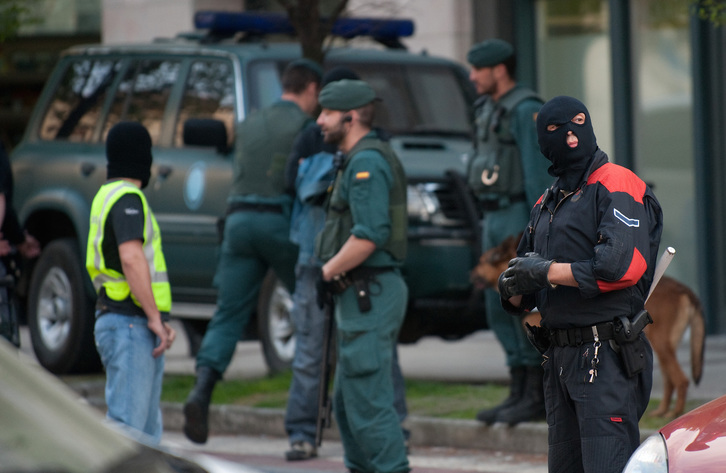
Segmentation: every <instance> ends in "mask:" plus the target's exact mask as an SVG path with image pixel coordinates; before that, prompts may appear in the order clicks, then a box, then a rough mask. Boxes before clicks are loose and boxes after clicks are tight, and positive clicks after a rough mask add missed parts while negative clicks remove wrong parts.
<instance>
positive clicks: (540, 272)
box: [499, 253, 554, 300]
mask: <svg viewBox="0 0 726 473" xmlns="http://www.w3.org/2000/svg"><path fill="white" fill-rule="evenodd" d="M552 263H554V261H553V260H547V259H544V258H542V257H541V256H540V255H538V254H537V253H527V254H526V255H524V256H518V257H517V258H512V259H511V260H510V261H509V267H508V268H507V269H506V270H505V271H504V272H503V273H502V274H501V275H500V276H499V294H501V296H502V298H503V299H505V300H507V299H509V298H510V297H512V296H517V295H520V294H531V293H533V292H537V291H539V290H540V289H544V288H546V287H549V288H552V287H554V286H553V285H552V284H550V281H549V279H548V278H547V273H548V271H549V270H550V266H551V265H552Z"/></svg>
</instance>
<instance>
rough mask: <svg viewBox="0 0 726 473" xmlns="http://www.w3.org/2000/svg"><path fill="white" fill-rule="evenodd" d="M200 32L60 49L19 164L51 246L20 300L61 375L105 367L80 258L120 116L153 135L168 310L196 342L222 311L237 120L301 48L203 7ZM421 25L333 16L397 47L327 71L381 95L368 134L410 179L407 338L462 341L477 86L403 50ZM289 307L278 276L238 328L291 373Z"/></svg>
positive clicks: (19, 202)
mask: <svg viewBox="0 0 726 473" xmlns="http://www.w3.org/2000/svg"><path fill="white" fill-rule="evenodd" d="M271 18H272V19H274V21H270V19H271ZM195 24H196V27H197V28H198V30H197V32H196V33H194V34H185V35H180V36H179V37H177V38H175V39H166V40H157V41H155V42H153V43H150V44H142V45H140V44H134V45H114V46H108V45H89V46H82V47H73V48H71V49H69V50H67V51H65V53H64V54H63V56H62V57H61V59H60V60H59V62H58V64H57V66H56V68H55V70H54V72H53V73H52V75H51V77H50V79H49V80H48V81H47V83H46V86H45V88H44V90H43V92H42V94H41V96H40V98H39V100H38V102H37V104H36V107H35V110H34V112H33V114H32V117H31V119H30V121H29V124H28V126H27V129H26V132H25V135H24V138H23V141H22V142H21V143H20V144H19V145H18V146H17V147H16V149H15V150H14V152H13V154H12V157H11V159H12V166H13V172H14V176H15V206H16V208H17V210H18V213H19V216H20V218H21V220H22V223H23V224H24V225H25V226H26V227H27V228H28V230H29V231H30V233H32V234H33V235H35V236H36V237H37V238H38V239H39V240H40V242H41V244H42V246H43V252H42V255H41V257H40V259H39V260H38V261H37V263H36V264H34V265H33V267H32V268H26V269H27V270H26V272H25V276H24V277H26V278H27V281H26V282H27V285H26V286H25V287H27V290H25V291H24V293H22V294H20V296H21V297H23V298H25V299H26V302H27V303H26V311H27V321H28V326H29V329H30V334H31V338H32V344H33V349H34V351H35V354H36V355H37V358H38V359H39V360H40V362H41V364H42V365H43V366H45V367H46V368H47V369H49V370H50V371H52V372H55V373H66V372H78V371H88V370H93V369H96V368H98V367H99V366H100V365H99V362H98V357H97V354H96V350H95V347H94V343H93V324H94V304H95V301H94V297H95V294H94V291H93V288H92V286H91V283H90V280H89V278H88V275H87V274H86V271H85V268H84V264H83V262H84V255H83V251H84V249H85V248H86V238H87V234H88V219H89V211H90V205H91V201H92V199H93V196H94V194H95V192H96V191H97V190H98V188H99V186H101V184H102V183H103V182H104V181H105V178H106V166H105V148H104V143H105V138H106V134H107V133H108V131H109V129H110V128H111V127H112V126H113V125H114V124H116V123H118V122H119V121H122V120H135V121H138V122H140V123H142V124H143V125H144V126H145V127H146V128H147V129H148V130H149V133H150V134H151V136H152V139H153V145H154V147H153V156H154V163H153V167H152V176H151V180H150V183H149V186H148V187H147V188H146V189H145V190H144V192H145V194H146V196H147V199H148V201H149V204H150V206H151V208H153V209H154V212H155V215H156V218H157V220H158V222H159V226H160V229H161V233H162V237H163V244H164V253H165V255H166V259H167V266H168V271H169V279H170V282H171V287H172V297H173V304H172V316H173V317H176V318H179V319H181V320H182V321H184V324H185V328H186V329H187V334H188V335H189V336H190V341H192V348H194V347H195V346H196V344H197V343H198V341H199V337H200V336H201V334H203V331H204V328H205V324H206V321H207V320H208V319H209V318H210V317H211V315H212V314H213V312H214V308H215V301H216V291H215V288H214V285H213V276H214V273H215V268H216V264H217V251H218V247H219V237H218V229H217V225H218V222H219V220H220V217H221V216H222V215H223V213H224V211H225V208H226V199H227V195H228V191H229V188H230V185H231V182H232V161H233V158H234V146H235V136H234V130H235V125H236V124H237V123H238V122H240V121H242V120H244V118H245V116H247V115H248V114H249V113H251V112H253V111H254V110H257V109H260V108H263V107H266V106H268V105H270V104H272V103H273V102H274V101H276V100H278V98H279V97H280V94H281V86H280V74H281V71H282V69H283V68H284V66H285V65H286V64H287V63H288V62H289V61H291V60H293V59H295V58H298V57H300V55H301V50H300V46H299V44H297V43H289V42H288V43H283V42H276V41H273V40H272V37H273V33H277V32H282V33H289V31H290V26H289V23H287V22H286V20H285V18H284V17H282V16H281V17H273V16H271V15H270V14H267V15H255V14H252V13H221V12H199V13H197V15H196V17H195ZM412 31H413V25H412V23H410V22H408V21H401V20H396V21H384V20H375V21H372V20H362V19H340V20H338V22H337V23H336V27H335V28H334V33H337V34H338V35H340V36H342V37H346V38H350V37H353V36H356V35H360V34H364V35H367V36H370V37H372V38H374V39H376V40H378V42H379V43H383V44H386V45H387V46H388V47H386V48H382V47H378V48H362V47H355V48H354V47H350V46H347V45H346V44H343V45H342V46H339V47H334V48H330V49H329V50H328V51H327V52H326V56H325V64H324V65H325V68H326V69H328V68H330V67H333V66H338V65H344V66H347V67H350V68H351V69H353V70H354V71H355V72H356V73H358V74H359V75H360V77H361V78H362V79H363V80H365V81H367V82H368V83H369V84H370V85H371V86H372V87H373V88H374V89H375V90H376V92H377V94H378V96H379V97H381V98H382V99H383V100H382V101H381V102H380V103H379V104H378V109H377V111H376V123H374V125H375V126H378V127H381V128H383V129H385V130H386V131H387V132H388V133H390V134H391V136H392V138H391V143H392V146H393V148H394V150H395V151H396V153H397V154H398V156H399V157H400V158H401V161H402V162H403V165H404V168H405V170H406V173H407V177H408V181H409V186H408V212H409V225H410V228H409V252H408V258H407V260H406V265H405V268H404V274H405V276H406V279H407V282H408V285H409V288H410V301H409V307H408V314H407V318H406V321H405V323H404V327H403V329H402V333H401V341H402V342H414V341H416V340H418V339H419V338H420V337H422V336H425V335H432V334H435V335H440V336H442V337H445V338H450V339H455V338H459V337H461V336H464V335H466V334H469V333H471V332H473V331H475V330H478V329H480V328H483V327H484V325H485V322H484V319H485V317H484V311H483V309H482V305H481V304H480V299H481V298H480V297H477V296H478V295H477V294H474V293H473V290H472V286H471V284H470V282H469V278H468V274H469V271H470V269H471V268H472V266H473V264H474V263H475V261H476V258H477V257H478V254H479V234H480V231H479V223H478V222H479V216H478V215H477V212H476V207H475V205H474V202H473V200H472V199H471V196H470V193H469V191H468V190H467V187H466V185H465V184H464V181H463V179H462V175H463V173H464V171H465V169H466V164H467V163H466V161H467V159H468V158H467V156H468V151H469V149H470V147H471V145H470V143H471V125H470V124H471V103H472V102H473V100H474V91H473V90H472V88H471V85H470V83H469V81H468V79H467V72H466V70H465V69H464V68H463V67H462V66H461V65H458V64H456V63H454V62H452V61H448V60H444V59H440V58H435V57H431V56H428V55H427V54H425V53H423V54H413V53H411V52H408V51H406V50H405V49H403V48H401V47H400V46H401V43H400V40H399V38H400V37H401V36H405V35H410V34H412ZM288 41H289V40H288ZM20 287H24V286H23V285H22V284H21V285H20ZM290 304H291V298H290V295H289V294H288V293H287V291H286V290H285V289H284V287H283V286H282V285H281V284H280V283H279V282H278V281H277V279H276V278H275V275H274V274H273V273H270V274H269V275H268V276H267V278H266V280H265V282H264V284H263V289H262V291H261V295H260V298H259V301H258V306H257V311H256V315H255V317H253V319H252V321H251V322H250V326H249V327H248V328H247V330H246V333H245V334H240V338H241V339H250V338H259V339H260V340H261V342H262V346H263V351H264V355H265V359H266V361H267V363H268V366H269V368H270V370H271V371H277V370H281V369H284V368H286V367H288V366H289V364H290V361H291V358H292V355H293V350H294V327H293V326H292V325H291V323H290V319H289V317H288V311H289V309H290Z"/></svg>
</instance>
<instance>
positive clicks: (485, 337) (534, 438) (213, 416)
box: [25, 331, 726, 454]
mask: <svg viewBox="0 0 726 473" xmlns="http://www.w3.org/2000/svg"><path fill="white" fill-rule="evenodd" d="M28 343H29V342H28ZM25 346H26V347H27V346H29V345H25ZM399 355H400V360H401V367H402V370H403V373H404V376H405V377H406V378H410V379H428V380H441V381H457V382H471V383H485V382H496V383H504V382H506V380H507V368H506V367H505V365H504V356H503V353H502V351H501V348H500V346H499V344H498V343H497V342H496V340H495V339H494V336H493V334H492V333H491V332H489V331H482V332H478V333H476V334H473V335H471V336H470V337H467V338H465V339H463V340H460V341H455V342H448V341H444V340H440V339H438V338H425V339H423V340H420V341H419V342H418V343H416V344H413V345H401V346H400V348H399ZM678 357H679V360H680V361H681V365H682V366H683V368H684V371H685V372H686V373H687V374H688V375H689V376H690V361H689V348H688V343H687V339H684V342H683V343H682V344H681V347H680V349H679V352H678ZM166 371H167V372H168V373H174V374H192V373H193V372H194V360H193V359H192V358H191V357H189V356H188V347H187V344H186V340H185V339H184V335H183V333H182V332H181V331H180V337H179V339H178V340H177V342H176V343H175V346H174V347H173V349H172V350H171V351H170V352H169V353H168V354H167V359H166ZM265 374H267V369H266V366H265V364H264V360H263V358H262V355H261V350H260V346H259V343H257V342H241V343H239V344H238V347H237V351H236V353H235V359H234V361H233V362H232V364H231V365H230V368H229V370H228V372H227V373H226V375H225V378H226V379H245V378H255V377H260V376H264V375H265ZM723 379H726V336H714V337H709V338H708V339H707V341H706V357H705V365H704V376H703V379H702V381H701V383H700V385H699V386H693V385H692V386H691V387H690V388H689V394H688V398H689V399H694V400H695V399H698V400H703V401H707V400H712V399H715V398H717V397H719V396H721V395H722V394H726V389H725V388H724V386H723V383H722V380H723ZM653 382H654V385H653V394H652V396H653V397H654V398H660V397H661V396H662V385H663V384H662V376H661V373H660V370H659V367H658V365H657V362H656V369H655V371H654V380H653ZM74 387H75V389H77V390H78V391H79V392H81V393H82V394H83V395H84V396H86V397H88V398H89V400H90V401H91V402H92V403H93V404H95V405H102V404H103V399H102V386H98V383H95V385H93V386H91V385H85V386H84V385H83V384H82V383H80V384H76V385H75V386H74ZM99 387H100V389H101V392H100V394H99V391H98V390H99ZM283 418H284V411H283V410H281V409H253V408H248V407H243V406H232V405H226V406H212V409H211V413H210V432H211V435H223V434H225V435H229V434H245V435H265V436H271V437H284V436H285V429H284V424H283ZM183 420H184V419H183V414H182V406H181V404H167V405H165V406H164V425H165V428H166V429H167V430H169V431H181V428H182V425H183ZM407 424H408V425H407V426H408V428H409V429H410V430H411V445H412V447H414V448H415V447H416V446H438V447H452V448H462V449H487V450H499V451H505V452H506V451H512V452H520V453H535V454H541V453H546V452H547V426H546V424H545V423H544V422H537V423H522V424H519V425H517V426H515V427H508V426H505V425H499V424H495V425H493V426H490V427H487V426H485V425H483V424H481V423H479V422H477V421H475V420H448V419H434V418H423V417H416V416H410V417H409V419H408V420H407ZM650 433H651V432H642V436H643V437H646V436H647V435H649V434H650ZM325 438H327V439H329V440H338V439H339V436H338V432H337V429H336V428H335V426H333V427H332V428H331V429H329V430H327V431H326V432H325ZM324 448H325V446H323V449H324Z"/></svg>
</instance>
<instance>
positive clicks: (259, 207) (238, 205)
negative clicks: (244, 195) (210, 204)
mask: <svg viewBox="0 0 726 473" xmlns="http://www.w3.org/2000/svg"><path fill="white" fill-rule="evenodd" d="M235 212H266V213H275V214H281V213H282V205H280V204H260V203H252V202H234V203H232V204H229V205H228V206H227V215H229V214H233V213H235Z"/></svg>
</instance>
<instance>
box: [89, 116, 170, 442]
mask: <svg viewBox="0 0 726 473" xmlns="http://www.w3.org/2000/svg"><path fill="white" fill-rule="evenodd" d="M106 159H107V168H106V173H107V177H108V180H107V181H106V183H104V184H103V185H102V186H101V188H100V189H99V190H98V192H97V193H96V196H95V197H94V199H93V203H92V204H91V218H90V223H89V229H88V246H87V249H86V270H87V271H88V274H89V276H90V277H91V281H92V282H93V287H94V288H95V289H96V292H97V293H98V299H97V302H96V323H95V325H94V332H93V334H94V338H95V341H96V348H97V349H98V354H99V355H100V356H101V361H102V362H103V366H104V367H105V369H106V391H105V393H106V404H107V406H108V411H107V414H106V417H107V418H108V419H109V420H111V421H114V422H116V423H118V424H120V425H121V426H122V427H123V428H124V430H126V431H127V432H128V433H129V434H131V435H132V436H134V437H135V438H138V439H140V440H142V441H145V442H151V443H159V441H160V440H161V434H162V431H163V422H162V418H161V408H160V404H159V403H160V399H161V381H162V378H163V376H164V352H165V351H166V350H167V349H168V348H170V347H171V345H172V343H173V342H174V339H175V337H176V333H175V331H174V329H173V328H172V327H171V326H170V325H169V322H168V321H169V311H170V310H171V287H170V285H169V280H168V277H167V272H166V261H165V259H164V253H163V251H162V247H161V232H160V231H159V226H158V224H157V223H156V219H155V218H154V214H153V212H152V211H151V208H150V207H149V204H148V203H147V201H146V197H145V196H144V194H143V193H142V192H141V188H143V187H145V186H146V185H147V184H148V182H149V176H150V175H151V161H152V158H151V137H150V136H149V132H148V131H147V130H146V128H144V126H143V125H141V124H140V123H136V122H121V123H118V124H116V125H114V127H113V128H111V130H110V131H109V132H108V137H107V138H106Z"/></svg>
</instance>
